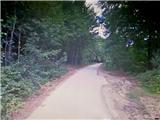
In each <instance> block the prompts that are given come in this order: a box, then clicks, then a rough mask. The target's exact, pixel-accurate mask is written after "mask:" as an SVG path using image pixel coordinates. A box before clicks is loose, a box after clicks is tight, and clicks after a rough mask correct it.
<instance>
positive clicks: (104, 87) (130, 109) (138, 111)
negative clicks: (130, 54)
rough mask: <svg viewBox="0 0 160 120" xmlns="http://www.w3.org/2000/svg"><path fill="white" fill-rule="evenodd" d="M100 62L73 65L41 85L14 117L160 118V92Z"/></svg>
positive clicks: (18, 119)
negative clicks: (103, 66)
mask: <svg viewBox="0 0 160 120" xmlns="http://www.w3.org/2000/svg"><path fill="white" fill-rule="evenodd" d="M100 66H101V64H94V65H89V66H87V67H83V68H81V69H76V68H71V69H70V70H69V72H68V73H67V74H66V75H64V76H62V77H61V78H59V79H57V80H54V81H52V82H50V83H47V84H46V85H44V86H42V88H41V89H40V90H39V91H38V92H37V94H36V95H34V96H32V97H30V98H29V99H28V100H27V101H26V103H25V105H24V107H23V109H21V110H20V111H19V112H15V113H14V114H13V120H22V119H25V118H26V119H27V120H48V119H52V120H55V119H59V120H63V119H70V120H71V119H72V120H75V119H79V120H93V119H94V120H159V119H158V118H160V104H159V103H160V96H157V95H150V94H149V93H146V92H145V91H143V89H141V88H140V87H139V83H138V82H136V80H134V78H132V77H129V76H126V75H125V74H123V73H120V72H115V71H114V72H113V71H112V72H110V71H104V70H103V69H102V68H101V67H100Z"/></svg>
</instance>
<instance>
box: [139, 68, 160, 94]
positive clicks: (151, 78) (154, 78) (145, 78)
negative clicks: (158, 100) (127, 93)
mask: <svg viewBox="0 0 160 120" xmlns="http://www.w3.org/2000/svg"><path fill="white" fill-rule="evenodd" d="M137 78H138V79H139V80H140V82H141V85H142V86H143V87H144V88H145V89H146V90H147V91H149V92H152V93H160V70H159V69H156V70H152V71H146V72H145V73H141V74H139V75H138V76H137Z"/></svg>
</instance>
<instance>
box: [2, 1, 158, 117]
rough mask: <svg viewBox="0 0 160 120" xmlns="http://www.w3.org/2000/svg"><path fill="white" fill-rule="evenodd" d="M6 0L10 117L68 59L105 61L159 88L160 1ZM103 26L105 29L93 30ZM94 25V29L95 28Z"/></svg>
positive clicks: (5, 84) (5, 100) (5, 105)
mask: <svg viewBox="0 0 160 120" xmlns="http://www.w3.org/2000/svg"><path fill="white" fill-rule="evenodd" d="M97 6H99V7H100V8H101V9H102V10H103V12H102V14H101V16H96V14H95V13H94V10H93V8H92V6H91V5H89V6H86V5H85V2H84V1H83V2H80V1H78V2H73V1H70V2H69V1H63V2H62V1H61V2H60V1H56V2H55V1H54V2H53V1H50V2H48V1H47V2H43V1H41V2H31V1H25V2H24V1H10V2H7V1H3V2H1V13H2V14H1V98H0V99H1V101H2V104H1V111H2V119H4V120H7V119H10V115H11V113H12V112H13V111H15V110H17V109H18V108H19V107H21V105H22V104H23V101H24V100H25V99H26V98H27V97H29V96H30V95H32V94H33V93H34V92H35V91H36V90H38V89H40V87H41V85H43V84H45V83H47V82H48V81H50V80H53V79H55V78H57V77H59V76H61V75H63V74H64V73H65V72H66V71H67V68H66V65H68V64H70V65H80V64H91V63H94V62H102V63H103V65H104V67H105V68H106V70H121V71H125V72H127V73H128V74H131V75H134V76H136V77H137V79H138V80H139V81H140V83H141V85H142V86H143V87H144V89H146V90H147V91H149V92H152V93H160V40H159V39H160V17H159V16H158V15H157V12H158V11H159V9H160V7H159V6H160V4H159V2H123V1H121V2H113V1H109V2H104V1H101V2H98V3H97ZM99 26H104V27H105V31H104V32H103V33H102V34H104V36H106V37H105V38H102V37H100V36H98V35H99V31H93V29H94V28H95V27H99ZM91 31H92V32H91Z"/></svg>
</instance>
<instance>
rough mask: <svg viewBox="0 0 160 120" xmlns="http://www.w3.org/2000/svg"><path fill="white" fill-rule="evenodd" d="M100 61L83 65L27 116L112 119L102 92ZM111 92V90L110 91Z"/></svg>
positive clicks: (34, 119) (30, 119) (34, 117)
mask: <svg viewBox="0 0 160 120" xmlns="http://www.w3.org/2000/svg"><path fill="white" fill-rule="evenodd" d="M99 66H100V64H94V65H90V66H87V67H84V68H82V69H80V70H79V71H78V72H76V73H75V74H74V75H72V76H70V78H68V79H67V80H66V81H65V82H64V83H63V84H62V85H60V86H59V87H58V88H57V89H56V90H55V91H53V92H52V93H51V94H50V96H48V97H47V98H46V99H45V100H44V101H43V102H42V104H41V105H40V106H39V107H38V108H37V109H36V110H35V111H34V112H33V113H32V114H31V115H30V116H29V117H28V119H27V120H39V119H41V120H42V119H43V120H47V119H87V120H88V119H96V120H112V119H113V118H114V116H112V113H111V111H110V110H109V109H108V108H107V106H106V103H105V101H104V97H103V94H102V86H104V85H105V84H106V81H105V78H104V77H103V76H102V75H99V72H98V68H99ZM108 94H109V93H108Z"/></svg>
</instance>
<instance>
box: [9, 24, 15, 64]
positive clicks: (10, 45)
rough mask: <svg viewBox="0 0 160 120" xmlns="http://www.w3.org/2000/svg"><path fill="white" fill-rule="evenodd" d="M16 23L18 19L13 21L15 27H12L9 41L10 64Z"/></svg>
mask: <svg viewBox="0 0 160 120" xmlns="http://www.w3.org/2000/svg"><path fill="white" fill-rule="evenodd" d="M15 25H16V21H14V23H13V27H12V31H11V37H10V41H9V44H8V63H9V64H10V62H11V59H12V55H11V54H12V43H13V33H14V30H15Z"/></svg>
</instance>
